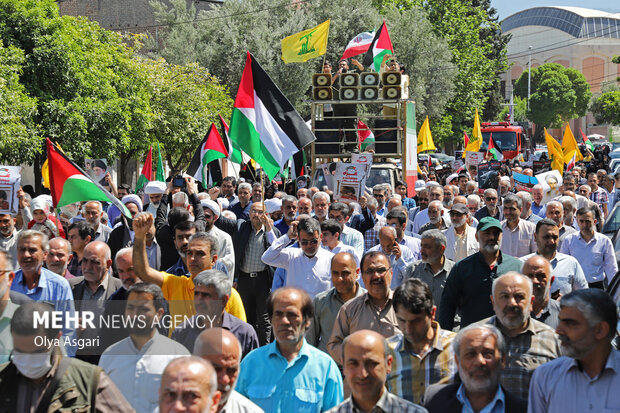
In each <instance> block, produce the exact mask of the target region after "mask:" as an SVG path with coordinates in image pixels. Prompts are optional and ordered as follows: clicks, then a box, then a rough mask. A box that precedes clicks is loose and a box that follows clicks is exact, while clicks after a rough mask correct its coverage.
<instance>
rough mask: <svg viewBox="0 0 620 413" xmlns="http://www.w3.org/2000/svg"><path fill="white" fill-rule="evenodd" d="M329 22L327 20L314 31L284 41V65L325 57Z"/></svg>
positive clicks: (313, 29) (314, 28)
mask: <svg viewBox="0 0 620 413" xmlns="http://www.w3.org/2000/svg"><path fill="white" fill-rule="evenodd" d="M329 22H330V20H327V21H325V22H323V23H321V24H319V25H318V26H316V27H313V28H312V29H308V30H304V31H303V32H299V33H295V34H294V35H292V36H288V37H285V38H284V39H282V60H284V63H291V62H305V61H307V60H309V59H312V58H315V57H318V56H321V55H324V54H325V52H326V51H327V36H328V34H329Z"/></svg>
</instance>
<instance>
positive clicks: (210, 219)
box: [204, 200, 235, 279]
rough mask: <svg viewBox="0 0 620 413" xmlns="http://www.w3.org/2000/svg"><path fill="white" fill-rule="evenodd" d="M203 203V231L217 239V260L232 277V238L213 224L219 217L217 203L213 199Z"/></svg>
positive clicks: (233, 258) (233, 265)
mask: <svg viewBox="0 0 620 413" xmlns="http://www.w3.org/2000/svg"><path fill="white" fill-rule="evenodd" d="M205 205H206V207H205V212H204V216H205V221H206V225H205V232H206V233H207V234H209V235H211V236H213V237H215V239H217V242H218V250H217V257H218V258H217V259H218V261H219V262H221V263H222V264H224V265H226V269H227V270H228V274H229V275H230V278H231V279H232V278H233V276H234V274H235V249H234V248H233V242H232V238H231V237H230V235H228V234H227V233H226V232H224V231H222V230H221V229H219V228H217V227H216V226H215V225H214V224H215V221H217V220H218V219H219V218H220V206H219V204H218V203H217V202H215V201H212V200H207V201H206V202H205Z"/></svg>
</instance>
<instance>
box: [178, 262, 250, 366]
mask: <svg viewBox="0 0 620 413" xmlns="http://www.w3.org/2000/svg"><path fill="white" fill-rule="evenodd" d="M231 291H232V282H231V281H230V279H229V278H228V277H227V276H226V274H224V273H223V272H222V271H218V270H205V271H202V272H201V273H200V274H198V275H197V276H196V277H194V305H195V306H196V314H195V315H194V316H192V317H191V318H190V319H187V320H186V321H184V322H183V323H182V324H181V325H180V326H178V327H177V328H176V329H175V330H174V332H173V333H172V339H173V340H176V341H178V342H179V343H181V344H183V345H184V346H185V347H186V348H187V349H188V350H189V351H193V350H194V347H193V346H194V342H195V341H196V337H198V335H199V334H200V332H201V331H203V330H204V329H208V328H214V327H221V328H224V329H226V330H228V331H230V332H231V333H233V334H234V335H235V336H236V337H237V339H238V340H239V342H240V343H241V349H242V352H243V355H244V356H245V355H246V354H248V353H249V352H250V351H252V350H254V349H255V348H257V347H258V338H257V337H256V332H255V331H254V329H253V328H252V326H251V325H249V324H248V323H246V322H244V321H241V320H239V319H238V318H237V317H234V316H232V315H230V314H228V313H227V312H226V311H224V309H225V308H226V305H227V304H228V300H229V299H230V294H231Z"/></svg>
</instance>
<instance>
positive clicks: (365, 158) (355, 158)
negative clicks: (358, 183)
mask: <svg viewBox="0 0 620 413" xmlns="http://www.w3.org/2000/svg"><path fill="white" fill-rule="evenodd" d="M351 163H353V164H357V163H358V164H360V165H365V166H366V173H365V175H366V176H367V177H368V176H370V167H371V166H372V153H352V154H351Z"/></svg>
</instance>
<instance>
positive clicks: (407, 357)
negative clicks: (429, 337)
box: [386, 321, 457, 404]
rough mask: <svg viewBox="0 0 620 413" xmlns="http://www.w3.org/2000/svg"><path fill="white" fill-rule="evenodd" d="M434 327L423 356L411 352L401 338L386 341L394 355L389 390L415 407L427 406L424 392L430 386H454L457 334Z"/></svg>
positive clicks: (400, 336)
mask: <svg viewBox="0 0 620 413" xmlns="http://www.w3.org/2000/svg"><path fill="white" fill-rule="evenodd" d="M431 327H432V328H433V329H434V330H435V338H434V339H433V342H432V344H431V347H430V348H429V349H428V351H426V353H424V354H416V353H414V352H413V351H411V350H408V349H407V348H406V347H407V343H406V340H405V338H404V336H403V335H402V334H397V335H395V336H393V337H390V338H389V339H388V340H387V341H388V345H389V347H390V354H391V355H392V372H391V373H390V374H389V375H388V378H387V383H386V384H387V388H388V390H389V391H390V392H391V393H394V394H395V395H397V396H398V397H402V398H403V399H405V400H409V401H410V402H413V403H418V404H422V403H424V392H425V391H426V388H427V387H428V386H430V385H431V384H435V383H441V384H446V383H451V382H453V380H454V376H455V375H456V372H457V365H456V361H455V359H454V351H453V350H452V340H454V336H456V333H453V332H452V331H448V330H442V329H441V327H439V324H438V323H437V322H436V321H433V322H432V324H431Z"/></svg>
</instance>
